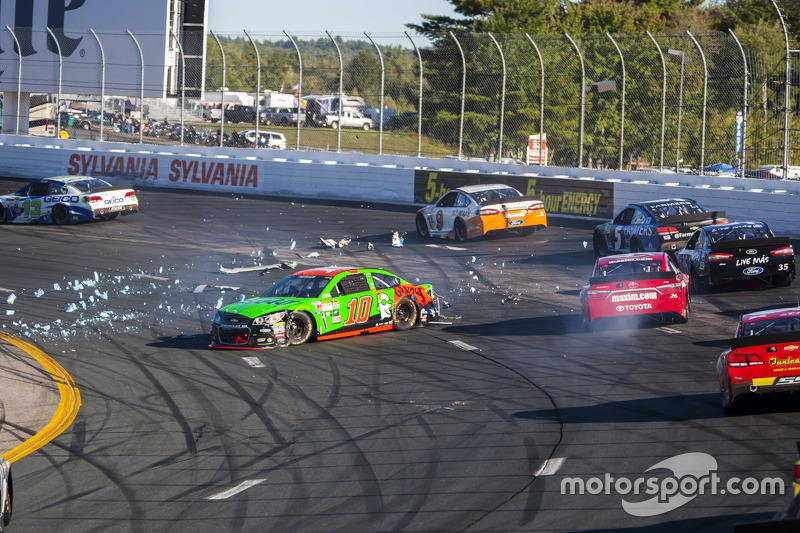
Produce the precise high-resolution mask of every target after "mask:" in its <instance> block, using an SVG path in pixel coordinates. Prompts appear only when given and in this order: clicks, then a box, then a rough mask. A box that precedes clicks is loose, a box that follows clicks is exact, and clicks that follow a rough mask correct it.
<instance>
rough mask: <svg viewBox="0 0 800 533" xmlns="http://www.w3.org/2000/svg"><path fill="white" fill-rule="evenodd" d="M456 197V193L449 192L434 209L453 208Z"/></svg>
mask: <svg viewBox="0 0 800 533" xmlns="http://www.w3.org/2000/svg"><path fill="white" fill-rule="evenodd" d="M457 197H458V193H457V192H450V193H447V194H446V195H445V196H444V198H442V199H441V200H439V201H438V202H437V203H436V207H453V204H455V203H456V198H457Z"/></svg>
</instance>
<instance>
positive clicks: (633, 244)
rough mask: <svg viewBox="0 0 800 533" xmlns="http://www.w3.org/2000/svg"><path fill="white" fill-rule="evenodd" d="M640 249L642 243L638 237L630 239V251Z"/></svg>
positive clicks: (633, 251)
mask: <svg viewBox="0 0 800 533" xmlns="http://www.w3.org/2000/svg"><path fill="white" fill-rule="evenodd" d="M641 251H642V243H640V242H639V239H631V253H632V254H636V253H639V252H641Z"/></svg>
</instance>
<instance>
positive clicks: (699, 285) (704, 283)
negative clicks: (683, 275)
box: [689, 269, 708, 294]
mask: <svg viewBox="0 0 800 533" xmlns="http://www.w3.org/2000/svg"><path fill="white" fill-rule="evenodd" d="M689 286H690V287H691V289H692V294H703V293H704V292H706V291H707V290H708V280H705V279H703V278H701V277H700V275H699V274H698V273H697V271H696V270H695V269H692V273H691V274H690V275H689Z"/></svg>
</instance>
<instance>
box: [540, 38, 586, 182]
mask: <svg viewBox="0 0 800 533" xmlns="http://www.w3.org/2000/svg"><path fill="white" fill-rule="evenodd" d="M564 35H566V36H567V39H569V42H571V43H572V46H574V47H575V51H576V52H578V59H580V60H581V114H580V118H579V119H578V168H583V116H584V113H585V112H586V69H585V68H584V65H583V54H581V51H580V49H579V48H578V45H577V44H575V41H573V40H572V37H570V36H569V34H568V33H565V34H564ZM539 142H541V139H540V140H539Z"/></svg>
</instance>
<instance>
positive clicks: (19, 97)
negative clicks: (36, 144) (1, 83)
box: [6, 25, 22, 135]
mask: <svg viewBox="0 0 800 533" xmlns="http://www.w3.org/2000/svg"><path fill="white" fill-rule="evenodd" d="M6 29H7V30H8V33H10V34H11V37H13V38H14V44H16V45H17V122H16V125H15V126H14V135H19V114H20V109H21V106H20V104H21V102H22V48H21V47H20V46H19V40H18V39H17V36H16V35H15V34H14V30H12V29H11V27H10V26H8V25H6Z"/></svg>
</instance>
